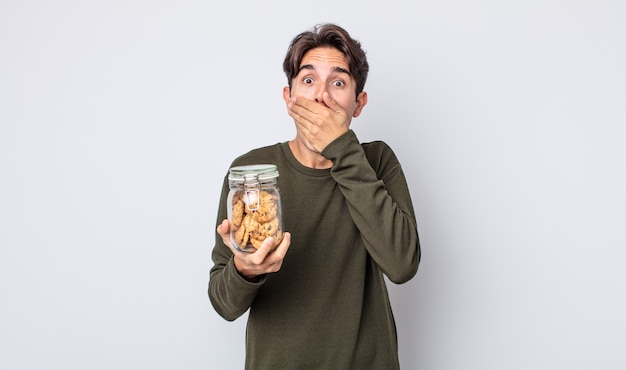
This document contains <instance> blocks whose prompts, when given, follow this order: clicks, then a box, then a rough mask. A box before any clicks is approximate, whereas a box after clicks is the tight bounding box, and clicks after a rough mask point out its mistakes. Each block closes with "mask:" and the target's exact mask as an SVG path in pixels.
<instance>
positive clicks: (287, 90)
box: [283, 86, 291, 104]
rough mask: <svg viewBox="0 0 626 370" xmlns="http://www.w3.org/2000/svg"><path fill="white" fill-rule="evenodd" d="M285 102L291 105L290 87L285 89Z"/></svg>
mask: <svg viewBox="0 0 626 370" xmlns="http://www.w3.org/2000/svg"><path fill="white" fill-rule="evenodd" d="M283 100H284V101H285V104H289V103H290V102H291V89H290V88H289V86H285V87H283Z"/></svg>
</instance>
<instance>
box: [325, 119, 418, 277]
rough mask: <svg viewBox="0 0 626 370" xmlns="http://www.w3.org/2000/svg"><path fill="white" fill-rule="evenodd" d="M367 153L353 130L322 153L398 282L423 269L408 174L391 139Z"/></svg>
mask: <svg viewBox="0 0 626 370" xmlns="http://www.w3.org/2000/svg"><path fill="white" fill-rule="evenodd" d="M378 144H379V145H375V146H372V148H371V150H370V148H368V153H367V155H366V152H365V149H364V146H362V145H361V144H360V143H359V141H358V139H357V137H356V135H355V134H354V132H353V131H352V130H350V131H348V132H347V133H345V134H344V135H342V136H340V137H339V138H337V139H336V140H335V141H333V142H331V143H330V144H329V145H328V146H327V147H326V148H325V149H324V150H323V151H322V155H323V156H324V157H326V158H328V159H330V160H331V161H332V162H333V166H332V168H331V176H332V177H333V179H334V180H335V181H336V182H337V184H338V185H339V187H340V189H341V192H342V194H343V195H344V197H345V199H346V202H347V204H348V209H349V211H350V215H351V217H352V219H353V221H354V223H355V224H356V226H357V227H358V229H359V231H360V233H361V238H362V240H363V243H364V245H365V248H366V249H367V251H368V253H369V254H370V256H371V257H372V259H373V260H374V261H375V262H376V263H377V264H378V266H379V267H380V268H381V270H382V271H383V273H384V274H385V275H387V277H388V278H389V279H390V280H391V281H392V282H394V283H397V284H401V283H404V282H406V281H408V280H410V279H411V278H412V277H413V276H415V274H416V273H417V268H418V265H419V262H420V258H421V249H420V243H419V238H418V234H417V223H416V221H415V214H414V211H413V205H412V202H411V197H410V194H409V189H408V186H407V183H406V179H405V176H404V173H403V172H402V168H401V167H400V163H399V162H398V160H397V158H396V157H395V155H394V154H393V152H392V151H391V148H389V147H388V146H387V145H386V144H384V143H382V142H379V143H378Z"/></svg>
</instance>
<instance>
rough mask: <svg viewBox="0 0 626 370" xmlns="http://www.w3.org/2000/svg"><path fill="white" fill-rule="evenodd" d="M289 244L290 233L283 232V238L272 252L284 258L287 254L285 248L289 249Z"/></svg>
mask: <svg viewBox="0 0 626 370" xmlns="http://www.w3.org/2000/svg"><path fill="white" fill-rule="evenodd" d="M290 245H291V233H290V232H285V233H284V234H283V240H282V242H280V244H279V245H278V248H276V250H275V251H274V254H275V255H276V256H277V257H278V258H280V259H282V258H284V257H285V255H286V254H287V250H288V249H289V246H290Z"/></svg>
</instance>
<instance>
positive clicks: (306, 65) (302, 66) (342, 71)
mask: <svg viewBox="0 0 626 370" xmlns="http://www.w3.org/2000/svg"><path fill="white" fill-rule="evenodd" d="M303 69H308V70H311V71H315V67H314V66H313V65H312V64H303V65H301V66H300V69H298V73H300V72H301V71H302V70H303ZM333 72H337V73H345V74H347V75H348V76H352V74H351V73H350V71H348V70H347V69H345V68H342V67H335V68H333Z"/></svg>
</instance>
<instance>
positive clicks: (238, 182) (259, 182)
mask: <svg viewBox="0 0 626 370" xmlns="http://www.w3.org/2000/svg"><path fill="white" fill-rule="evenodd" d="M228 185H229V188H230V191H229V192H228V200H227V202H228V203H227V204H228V205H229V206H228V219H229V220H230V241H231V243H232V244H233V246H234V247H235V248H237V249H238V250H239V251H242V252H248V253H252V252H255V251H256V250H257V249H259V247H260V246H261V243H263V241H264V240H265V239H267V238H269V237H272V238H274V245H273V247H272V250H274V249H276V248H277V247H278V245H279V244H280V242H281V241H282V240H283V223H282V217H281V216H282V214H281V213H282V212H281V202H280V191H279V190H278V170H277V169H276V166H275V165H273V164H256V165H249V166H238V167H232V168H231V169H230V170H229V173H228Z"/></svg>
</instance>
